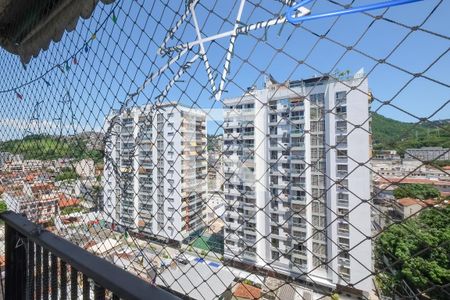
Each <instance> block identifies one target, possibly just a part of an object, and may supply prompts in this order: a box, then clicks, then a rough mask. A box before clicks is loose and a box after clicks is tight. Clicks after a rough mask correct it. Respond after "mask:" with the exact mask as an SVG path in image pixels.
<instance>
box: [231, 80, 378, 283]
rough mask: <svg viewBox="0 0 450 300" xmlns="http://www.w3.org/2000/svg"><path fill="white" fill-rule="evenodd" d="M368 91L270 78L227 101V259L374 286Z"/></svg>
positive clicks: (360, 86) (362, 86) (361, 85)
mask: <svg viewBox="0 0 450 300" xmlns="http://www.w3.org/2000/svg"><path fill="white" fill-rule="evenodd" d="M352 87H357V88H352ZM368 95H370V94H369V92H368V82H367V80H364V79H361V78H354V79H348V80H344V81H335V80H332V79H329V78H312V79H308V80H302V81H290V82H286V83H283V84H278V83H276V82H275V81H273V80H272V79H270V80H267V81H266V85H265V88H264V89H260V90H251V91H249V92H247V93H246V94H245V95H243V96H241V97H237V98H233V99H227V100H226V101H225V102H224V106H225V120H224V173H225V188H224V194H225V197H226V202H227V212H226V214H225V257H226V258H227V259H233V260H237V261H239V262H244V263H249V264H256V265H257V266H259V267H263V268H266V269H268V270H274V271H276V272H279V273H284V274H286V275H290V276H299V275H301V274H304V272H308V274H309V275H308V277H309V278H314V280H315V281H316V282H323V283H324V284H326V285H330V286H332V285H334V284H343V285H346V284H347V283H351V284H355V286H356V287H357V288H359V289H361V290H370V289H371V286H372V284H371V280H372V279H371V278H370V274H371V273H370V272H371V270H372V245H371V241H370V239H368V238H366V237H370V235H371V222H370V216H371V214H370V212H371V209H370V205H369V204H367V203H366V202H365V201H367V200H369V199H370V174H369V169H368V168H367V167H365V165H364V164H365V163H366V162H367V161H368V160H369V157H370V152H371V151H370V130H369V127H370V126H369V123H370V116H369V102H370V100H369V99H368V98H369V97H368Z"/></svg>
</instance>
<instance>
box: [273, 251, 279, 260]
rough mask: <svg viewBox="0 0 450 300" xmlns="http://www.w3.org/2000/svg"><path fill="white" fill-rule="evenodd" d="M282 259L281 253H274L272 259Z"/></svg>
mask: <svg viewBox="0 0 450 300" xmlns="http://www.w3.org/2000/svg"><path fill="white" fill-rule="evenodd" d="M279 258H280V252H278V251H272V259H273V260H278V259H279Z"/></svg>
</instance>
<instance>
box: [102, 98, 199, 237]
mask: <svg viewBox="0 0 450 300" xmlns="http://www.w3.org/2000/svg"><path fill="white" fill-rule="evenodd" d="M105 132H107V135H108V137H109V138H108V140H107V144H106V154H105V157H106V158H105V169H104V180H105V187H104V202H105V204H104V210H105V213H106V214H107V215H108V216H109V220H110V221H111V222H114V223H116V224H118V225H123V226H126V227H128V228H131V229H132V230H136V231H139V232H142V233H147V234H151V235H152V236H157V237H160V238H165V239H170V240H174V241H178V242H180V241H182V240H184V239H185V238H187V237H189V236H190V235H192V234H194V233H196V231H198V230H201V229H202V227H204V224H203V222H202V213H203V207H204V199H205V193H206V189H207V187H206V176H207V162H206V115H205V114H204V113H203V112H200V111H198V110H195V109H189V108H187V107H183V106H181V105H178V104H175V103H163V104H158V105H147V106H145V107H136V108H133V109H128V110H125V111H123V112H120V113H118V112H115V113H113V114H111V115H110V116H109V117H108V119H107V121H106V124H105ZM108 132H110V133H109V134H108Z"/></svg>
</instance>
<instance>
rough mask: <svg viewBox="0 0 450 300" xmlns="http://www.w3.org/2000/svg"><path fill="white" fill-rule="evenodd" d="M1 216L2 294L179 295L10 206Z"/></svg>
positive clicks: (20, 296) (25, 296)
mask: <svg viewBox="0 0 450 300" xmlns="http://www.w3.org/2000/svg"><path fill="white" fill-rule="evenodd" d="M1 219H2V220H3V221H4V222H5V227H6V228H5V278H4V286H5V299H15V300H22V299H69V297H70V299H81V298H83V299H179V298H178V297H176V296H174V295H172V294H170V293H169V292H167V291H165V290H163V289H160V288H158V287H156V286H154V285H152V284H150V283H149V282H146V281H144V280H142V279H140V278H138V277H136V276H134V275H133V274H131V273H128V272H126V271H125V270H123V269H121V268H119V267H117V266H115V265H113V264H111V263H110V262H108V261H106V260H104V259H102V258H100V257H98V256H95V255H93V254H91V253H90V252H88V251H86V250H84V249H82V248H80V247H78V246H76V245H74V244H72V243H70V242H69V241H67V240H65V239H63V238H61V237H59V236H56V235H54V234H53V233H51V232H49V231H47V230H43V229H41V228H40V227H39V226H38V225H36V224H34V223H32V222H30V221H28V220H27V219H26V218H24V217H22V216H20V215H18V214H15V213H13V212H6V213H3V214H2V215H1Z"/></svg>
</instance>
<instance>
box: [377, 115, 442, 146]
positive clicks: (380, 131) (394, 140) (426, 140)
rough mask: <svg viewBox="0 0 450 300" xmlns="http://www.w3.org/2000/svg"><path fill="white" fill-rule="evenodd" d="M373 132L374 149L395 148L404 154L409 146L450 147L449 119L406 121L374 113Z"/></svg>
mask: <svg viewBox="0 0 450 300" xmlns="http://www.w3.org/2000/svg"><path fill="white" fill-rule="evenodd" d="M372 133H373V148H374V150H381V149H383V150H390V149H395V150H397V151H398V152H399V153H400V154H403V153H404V152H405V149H407V148H421V147H435V146H441V147H447V148H450V123H449V121H435V122H424V123H420V124H415V123H405V122H400V121H396V120H393V119H389V118H386V117H384V116H382V115H380V114H377V113H373V114H372Z"/></svg>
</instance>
